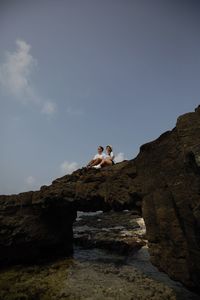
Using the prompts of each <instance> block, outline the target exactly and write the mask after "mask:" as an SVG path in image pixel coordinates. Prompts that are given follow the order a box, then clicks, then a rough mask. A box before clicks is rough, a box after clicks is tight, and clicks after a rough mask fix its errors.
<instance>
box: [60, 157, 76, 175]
mask: <svg viewBox="0 0 200 300" xmlns="http://www.w3.org/2000/svg"><path fill="white" fill-rule="evenodd" d="M77 169H78V163H77V162H68V161H66V160H65V161H64V162H63V163H62V164H61V165H60V171H61V173H62V174H71V173H72V172H73V171H75V170H77Z"/></svg>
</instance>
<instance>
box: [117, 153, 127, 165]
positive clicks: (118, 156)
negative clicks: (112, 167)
mask: <svg viewBox="0 0 200 300" xmlns="http://www.w3.org/2000/svg"><path fill="white" fill-rule="evenodd" d="M123 160H125V156H124V153H122V152H119V153H117V154H116V155H115V161H116V163H119V162H121V161H123Z"/></svg>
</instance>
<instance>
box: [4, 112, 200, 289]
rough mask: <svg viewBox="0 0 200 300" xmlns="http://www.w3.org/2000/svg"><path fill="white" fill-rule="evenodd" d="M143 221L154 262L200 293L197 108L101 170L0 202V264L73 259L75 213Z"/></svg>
mask: <svg viewBox="0 0 200 300" xmlns="http://www.w3.org/2000/svg"><path fill="white" fill-rule="evenodd" d="M125 208H130V209H134V210H137V211H138V214H142V215H143V217H144V220H145V224H146V228H147V239H148V241H149V250H150V255H151V260H152V262H153V263H154V264H155V265H156V266H158V268H159V269H162V270H163V271H165V272H167V273H168V274H169V275H170V276H171V277H172V278H174V279H177V280H179V281H181V282H183V283H184V284H185V285H187V286H189V287H193V288H200V282H199V278H200V234H199V232H200V108H197V109H196V110H195V112H193V113H188V114H185V115H183V116H181V117H179V118H178V120H177V124H176V127H175V128H174V129H173V130H172V131H168V132H166V133H164V134H163V135H161V136H160V137H159V138H158V139H157V140H155V141H153V142H150V143H147V144H145V145H143V146H142V147H141V148H140V153H139V155H138V156H137V157H136V158H135V159H133V160H130V161H124V162H122V163H120V164H116V165H114V166H111V167H107V168H103V169H102V170H93V169H92V170H87V169H85V168H83V169H80V170H77V171H76V172H74V173H73V174H72V175H66V176H64V177H62V178H58V179H57V180H55V181H53V183H52V185H50V186H43V187H41V189H40V191H36V192H28V193H23V194H19V195H11V196H1V197H0V210H1V216H0V222H1V227H0V228H1V229H0V253H1V256H0V261H1V263H3V262H5V261H6V262H7V261H11V262H12V261H21V260H24V259H25V258H26V259H28V258H29V259H30V258H35V257H38V256H39V257H40V256H41V255H42V254H44V253H45V254H50V253H56V252H57V251H58V252H60V251H61V252H62V253H65V254H70V253H71V252H72V223H73V222H74V220H75V218H76V211H77V210H82V211H95V210H99V209H100V210H104V211H106V210H110V209H114V210H122V209H125Z"/></svg>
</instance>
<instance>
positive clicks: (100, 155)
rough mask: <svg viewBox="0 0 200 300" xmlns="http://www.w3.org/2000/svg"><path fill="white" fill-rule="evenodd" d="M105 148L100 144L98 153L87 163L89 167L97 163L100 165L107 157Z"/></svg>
mask: <svg viewBox="0 0 200 300" xmlns="http://www.w3.org/2000/svg"><path fill="white" fill-rule="evenodd" d="M103 150H104V148H103V147H102V146H99V147H98V148H97V154H96V155H95V156H94V157H93V159H92V160H91V161H90V162H89V163H88V164H87V166H86V167H87V168H92V167H94V166H96V165H99V164H100V163H101V162H102V160H103V159H104V157H105V153H103Z"/></svg>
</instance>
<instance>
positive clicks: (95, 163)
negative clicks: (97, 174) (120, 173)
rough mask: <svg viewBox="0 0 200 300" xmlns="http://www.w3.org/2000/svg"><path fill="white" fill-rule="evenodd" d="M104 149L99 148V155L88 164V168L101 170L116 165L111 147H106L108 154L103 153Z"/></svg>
mask: <svg viewBox="0 0 200 300" xmlns="http://www.w3.org/2000/svg"><path fill="white" fill-rule="evenodd" d="M103 150H104V148H103V147H102V146H99V147H98V149H97V151H98V153H97V154H96V155H95V156H94V158H93V159H92V160H91V161H90V162H89V163H88V164H87V168H95V169H100V168H101V167H106V166H111V165H114V163H115V162H114V158H115V156H114V154H113V151H112V147H111V146H110V145H108V146H106V154H105V153H104V152H103Z"/></svg>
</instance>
